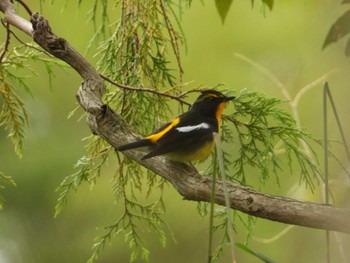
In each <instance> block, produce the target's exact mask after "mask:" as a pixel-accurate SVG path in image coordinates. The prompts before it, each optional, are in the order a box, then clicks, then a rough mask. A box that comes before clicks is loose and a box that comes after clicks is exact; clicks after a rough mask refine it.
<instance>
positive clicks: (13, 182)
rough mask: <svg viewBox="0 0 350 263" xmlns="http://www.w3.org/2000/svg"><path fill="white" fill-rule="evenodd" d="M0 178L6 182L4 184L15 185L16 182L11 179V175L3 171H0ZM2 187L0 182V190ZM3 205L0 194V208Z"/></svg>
mask: <svg viewBox="0 0 350 263" xmlns="http://www.w3.org/2000/svg"><path fill="white" fill-rule="evenodd" d="M0 179H1V180H2V181H3V182H4V183H6V184H9V185H12V186H16V183H15V181H14V180H13V179H12V177H11V176H8V175H5V174H4V173H3V172H1V171H0ZM2 189H4V186H3V185H2V184H0V190H2ZM3 205H4V202H3V198H2V196H1V195H0V210H1V209H2V208H3Z"/></svg>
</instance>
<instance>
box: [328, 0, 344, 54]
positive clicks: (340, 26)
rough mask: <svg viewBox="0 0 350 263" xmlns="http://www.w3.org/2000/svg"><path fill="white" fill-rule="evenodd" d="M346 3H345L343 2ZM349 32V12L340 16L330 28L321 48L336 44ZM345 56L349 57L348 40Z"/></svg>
mask: <svg viewBox="0 0 350 263" xmlns="http://www.w3.org/2000/svg"><path fill="white" fill-rule="evenodd" d="M343 3H347V2H345V1H344V2H343ZM349 32H350V10H348V11H346V12H345V13H344V14H343V15H341V16H340V17H339V18H338V19H337V21H335V22H334V24H333V25H332V26H331V28H330V29H329V31H328V34H327V36H326V39H325V41H324V43H323V47H322V48H326V47H327V46H328V45H330V44H332V43H334V42H337V41H338V40H339V39H341V38H343V37H345V36H346V35H348V34H349ZM345 55H346V56H350V39H348V41H347V44H346V48H345Z"/></svg>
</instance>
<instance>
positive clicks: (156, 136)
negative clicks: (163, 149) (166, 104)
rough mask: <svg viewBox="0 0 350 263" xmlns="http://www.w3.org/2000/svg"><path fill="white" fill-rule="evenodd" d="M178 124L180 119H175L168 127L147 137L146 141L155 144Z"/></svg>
mask: <svg viewBox="0 0 350 263" xmlns="http://www.w3.org/2000/svg"><path fill="white" fill-rule="evenodd" d="M179 122H180V118H179V117H177V118H175V119H174V120H173V121H172V122H171V123H170V124H169V125H168V126H166V127H165V128H164V129H163V130H161V131H159V132H157V133H155V134H152V135H150V136H147V137H146V139H148V140H150V141H151V142H152V143H156V142H157V141H158V140H159V139H160V138H162V137H163V135H164V134H166V133H167V132H168V131H170V130H171V129H172V128H173V127H174V126H176V125H178V124H179Z"/></svg>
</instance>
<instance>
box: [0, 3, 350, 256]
mask: <svg viewBox="0 0 350 263" xmlns="http://www.w3.org/2000/svg"><path fill="white" fill-rule="evenodd" d="M47 2H49V1H47ZM74 2H75V1H69V3H68V6H67V7H66V8H65V9H64V11H61V10H62V7H63V4H62V2H61V1H55V2H54V4H53V5H50V4H49V3H46V4H44V5H43V7H42V14H43V15H44V16H45V17H46V18H48V19H49V21H50V24H51V26H52V28H53V30H54V32H55V33H56V34H58V35H60V36H62V37H64V38H66V39H67V40H69V42H70V43H71V44H72V45H73V46H74V47H75V48H76V49H77V50H78V51H80V52H82V53H84V52H85V51H86V47H87V43H88V41H89V40H90V38H91V36H92V35H93V33H94V29H93V28H92V27H91V25H90V24H89V23H87V22H86V21H87V16H86V13H87V11H88V9H89V7H90V5H91V3H90V2H89V1H83V4H82V6H81V8H80V9H78V8H77V7H76V5H75V3H74ZM91 2H92V1H91ZM200 2H201V1H193V3H192V5H191V7H190V8H185V12H183V14H182V15H181V25H182V28H183V30H184V33H185V36H186V41H187V52H185V49H184V48H182V62H183V67H184V70H185V75H184V81H192V80H194V81H195V82H194V84H193V85H199V84H204V85H208V86H215V85H217V84H218V83H225V84H226V86H227V87H228V88H230V89H232V90H235V91H237V92H238V91H240V90H241V89H243V88H247V89H248V90H251V91H260V92H262V93H265V94H266V95H267V96H269V97H277V98H282V99H283V97H282V94H281V93H280V91H279V90H278V89H277V87H276V85H275V84H274V83H272V81H271V80H270V79H269V78H268V77H266V76H265V75H264V74H262V73H261V72H260V71H258V70H257V69H255V68H254V67H252V66H251V65H249V64H247V63H246V62H244V61H243V60H242V59H240V58H238V57H237V56H236V55H235V54H236V53H238V54H242V55H244V56H247V57H249V58H250V59H252V60H253V61H255V62H256V63H259V64H261V65H263V66H264V67H265V68H266V69H268V70H269V71H271V72H272V73H273V74H274V75H275V76H276V77H277V78H278V79H279V80H280V81H281V82H282V83H284V84H285V85H286V87H287V88H288V91H289V93H290V94H291V95H292V97H294V96H295V95H296V94H297V93H298V91H299V90H301V89H302V88H303V87H305V86H306V85H308V84H310V83H311V82H313V81H315V80H317V79H319V78H320V77H322V76H323V75H324V74H326V73H328V72H330V71H332V70H334V69H336V71H335V72H334V73H332V74H330V75H329V77H328V78H327V80H328V81H329V84H330V87H331V90H332V93H333V96H334V100H335V102H336V104H337V108H338V111H339V116H340V118H341V120H342V122H343V126H344V130H345V134H346V136H347V137H348V134H349V132H350V125H349V121H348V117H347V116H349V115H348V114H350V107H349V97H348V96H349V94H350V92H349V88H350V86H349V83H350V74H349V67H350V60H349V59H348V58H346V57H345V56H344V49H345V45H346V41H345V39H343V40H341V41H339V42H338V43H337V44H335V45H334V44H333V45H331V46H330V47H328V48H326V49H325V50H324V51H322V50H321V47H322V44H323V41H324V39H325V37H326V35H327V32H328V30H329V28H330V26H331V25H332V24H333V23H334V22H335V21H336V19H337V18H338V17H339V16H340V15H342V14H343V13H344V12H345V10H347V8H346V7H347V6H346V5H341V4H340V3H341V1H340V0H339V1H334V0H324V1H287V0H286V1H276V2H277V3H275V6H274V9H273V11H272V12H270V11H268V10H267V9H266V8H265V9H263V8H262V6H261V4H260V2H259V1H256V5H255V6H254V8H251V4H250V1H243V0H241V1H234V3H233V4H232V6H231V9H230V11H229V13H228V16H227V18H226V21H225V23H224V24H222V22H221V20H220V17H219V15H218V12H217V10H216V8H215V5H214V2H213V1H203V2H204V3H200ZM29 5H30V6H31V8H32V10H40V7H39V4H37V3H36V4H32V3H30V4H29ZM21 14H23V15H25V14H24V12H23V11H21ZM110 14H111V16H112V17H118V16H119V10H118V9H116V8H113V9H111V10H110ZM0 32H1V33H0V34H1V37H2V39H4V36H5V30H4V29H2V30H1V31H0ZM18 35H20V36H21V37H22V34H21V33H19V32H18ZM22 38H23V39H27V40H28V39H29V38H27V37H25V36H23V37H22ZM93 54H94V50H92V52H89V53H88V54H87V57H88V59H89V60H90V61H91V62H92V63H96V61H97V58H96V57H93ZM29 66H30V67H33V68H35V69H36V70H37V71H38V72H39V73H40V74H39V75H38V76H36V77H32V78H30V79H28V83H29V85H30V87H31V90H32V93H33V95H34V96H33V97H31V96H30V95H28V94H27V93H25V92H24V91H18V92H19V93H20V94H21V95H22V97H24V98H25V102H26V103H27V107H28V108H29V110H30V112H31V116H30V126H29V128H28V132H27V135H26V137H27V139H26V143H25V150H24V156H23V158H22V159H18V158H17V156H16V155H15V153H14V151H13V145H12V144H11V143H10V142H9V140H8V139H6V136H7V134H6V132H5V131H4V130H3V129H1V130H0V138H1V147H0V155H1V158H0V170H1V171H3V172H4V173H5V174H7V175H11V176H12V177H13V178H14V179H15V181H16V183H17V187H10V186H7V187H6V189H5V190H3V191H2V195H3V197H4V199H5V207H4V210H3V211H1V212H0V262H1V263H44V262H85V261H86V260H87V259H88V258H89V257H90V255H91V252H92V251H91V246H92V244H93V240H94V238H95V237H96V236H97V235H100V234H102V233H103V230H102V229H100V228H98V227H103V226H106V225H109V224H111V223H113V222H114V220H115V219H116V218H117V217H118V214H119V213H118V212H119V211H118V206H117V205H116V204H115V201H114V197H113V192H112V189H111V186H110V180H111V176H110V175H109V174H108V167H107V168H106V173H105V174H104V175H103V176H102V177H101V178H100V179H99V180H98V183H97V185H96V186H95V187H94V188H92V189H91V188H90V187H89V186H87V185H84V186H83V187H81V188H80V190H79V191H78V192H77V194H74V195H71V197H70V200H69V202H68V205H67V207H66V209H64V211H63V212H62V213H61V214H60V215H59V216H58V217H57V218H55V219H54V217H53V216H54V205H55V202H56V199H57V197H58V196H57V193H55V188H56V187H57V186H58V185H59V183H60V182H61V181H62V180H63V178H64V177H65V176H67V175H69V174H71V173H73V172H74V169H73V165H74V163H75V162H76V161H77V160H78V159H79V158H80V157H81V156H82V155H84V153H85V150H84V141H83V140H82V138H84V137H87V136H88V135H89V134H90V131H89V129H88V127H87V125H86V124H85V122H84V120H81V121H77V119H78V116H79V113H81V112H82V111H81V110H79V111H78V114H76V115H75V116H74V117H73V118H70V119H67V116H68V113H69V112H70V111H71V110H72V109H74V108H75V107H76V106H77V103H76V101H75V93H76V91H77V89H78V87H79V84H80V82H81V79H80V78H79V77H78V76H77V74H76V73H75V72H73V71H72V70H70V69H67V71H66V72H65V71H64V70H61V69H57V70H56V71H55V75H56V77H55V78H54V80H53V88H52V90H50V88H49V86H48V77H47V74H46V72H45V69H44V66H43V65H41V64H39V63H37V64H35V63H33V64H31V65H29ZM174 67H175V64H174ZM226 110H227V111H228V112H229V113H230V112H232V110H234V109H233V107H232V106H231V107H228V109H226ZM298 111H299V114H300V118H301V123H302V126H303V128H305V129H306V130H307V131H308V132H310V133H311V134H312V135H313V136H314V137H315V138H322V136H323V134H322V118H323V117H322V112H323V106H322V85H318V86H317V87H316V88H314V89H312V90H311V91H309V92H308V93H307V94H305V96H304V97H303V98H302V100H301V102H300V105H299V108H298ZM330 116H331V115H330ZM330 137H331V138H332V139H335V140H339V132H338V130H337V129H336V128H335V122H334V118H331V120H330ZM316 149H317V150H318V154H319V160H320V164H321V165H322V163H323V159H322V156H323V153H322V149H320V148H316ZM332 151H333V152H334V153H335V154H336V156H337V157H338V158H339V160H340V161H341V162H342V163H343V164H344V165H345V166H347V165H348V163H347V161H346V156H345V154H344V150H343V148H342V146H341V145H340V144H339V143H334V144H332ZM113 165H115V164H114V163H109V166H111V167H112V166H113ZM330 174H331V175H332V178H333V179H337V178H341V175H342V174H343V171H342V169H341V167H340V166H339V165H337V164H336V162H334V161H332V162H331V172H330ZM251 176H254V174H252V175H251ZM298 179H299V177H298V175H293V176H291V175H290V172H289V169H287V171H286V174H285V176H284V177H283V178H281V180H280V181H281V187H280V188H279V187H277V186H276V185H275V183H274V181H273V180H271V184H268V185H266V186H265V187H264V188H263V189H262V190H263V191H264V192H268V193H272V194H279V195H283V196H290V197H297V198H302V199H306V200H310V201H321V198H320V196H319V194H317V193H316V194H315V195H311V194H310V193H309V192H306V191H304V187H303V186H300V187H299V186H298ZM252 180H253V179H252ZM333 182H335V184H333V185H335V186H336V187H335V188H334V189H333V191H334V193H335V196H337V197H338V196H339V200H341V198H342V197H343V196H344V191H343V190H346V189H348V188H347V187H346V185H345V187H344V184H342V188H338V186H339V184H337V181H336V180H333ZM165 202H166V205H167V212H166V215H165V218H166V220H167V221H168V222H169V225H170V227H171V228H172V230H173V232H174V235H175V239H176V242H174V241H172V240H171V239H169V242H168V244H167V246H166V247H165V248H162V246H161V245H160V242H159V241H158V240H157V236H156V235H155V234H154V233H152V232H149V231H148V230H147V229H145V230H144V236H145V239H146V241H147V245H148V247H149V248H150V250H151V257H150V261H151V262H165V260H166V262H168V263H176V262H182V263H193V262H206V253H207V243H208V241H207V239H208V218H204V219H202V218H201V217H200V216H199V215H198V214H197V211H196V205H197V204H196V203H195V202H189V201H184V200H183V199H182V197H181V196H180V195H179V194H178V193H177V192H176V191H175V190H174V189H173V188H172V187H170V186H168V187H167V189H166V196H165ZM346 205H348V204H346ZM285 228H286V225H283V224H280V223H275V222H269V221H267V220H262V219H258V220H257V224H256V228H255V235H256V237H259V238H266V239H268V238H271V237H273V236H274V235H276V234H278V233H279V232H280V231H282V230H283V229H285ZM237 230H238V233H237V237H236V239H237V240H238V241H241V242H244V240H245V237H246V230H245V228H244V227H242V226H240V225H238V226H237ZM324 237H325V233H324V231H319V230H312V229H307V228H302V227H294V228H292V229H291V230H290V231H289V232H288V233H287V234H285V235H283V236H282V237H280V238H279V239H277V240H276V241H274V242H271V243H261V242H258V241H256V240H252V241H251V242H250V243H249V246H250V247H251V248H252V249H254V250H257V251H259V252H261V253H263V254H264V255H266V256H268V257H270V258H271V259H273V260H274V261H275V262H282V263H292V262H293V263H294V262H325V255H326V246H325V238H324ZM342 238H343V239H346V238H348V237H345V236H342V235H338V236H335V235H333V234H332V235H331V248H332V249H331V257H332V262H346V261H343V258H342V255H341V253H340V252H339V251H340V250H339V248H340V247H341V246H340V243H339V239H342ZM345 245H347V246H349V240H346V241H345ZM129 253H130V250H129V248H128V245H127V244H125V243H124V240H123V237H122V236H120V237H117V238H115V239H114V240H113V242H112V244H111V246H107V247H106V248H105V250H104V252H103V253H102V254H101V257H100V262H128V261H129ZM345 254H347V255H346V256H347V257H348V260H350V255H349V251H345ZM229 258H230V257H229V253H227V255H225V257H224V258H222V259H221V260H220V261H219V262H229ZM238 262H253V263H254V262H260V261H259V260H258V259H256V258H253V257H251V256H249V255H247V254H245V253H242V252H240V251H238Z"/></svg>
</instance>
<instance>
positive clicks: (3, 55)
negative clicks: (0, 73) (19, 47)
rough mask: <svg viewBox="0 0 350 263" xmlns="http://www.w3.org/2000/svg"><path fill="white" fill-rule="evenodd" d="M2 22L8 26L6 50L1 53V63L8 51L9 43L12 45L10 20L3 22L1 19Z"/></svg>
mask: <svg viewBox="0 0 350 263" xmlns="http://www.w3.org/2000/svg"><path fill="white" fill-rule="evenodd" d="M1 23H3V25H4V26H5V28H6V39H5V44H4V50H3V51H2V52H1V54H0V63H1V62H2V60H3V59H4V57H5V55H6V52H7V51H8V48H9V45H10V35H11V33H10V25H9V23H8V22H5V23H4V22H3V21H2V19H1Z"/></svg>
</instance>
